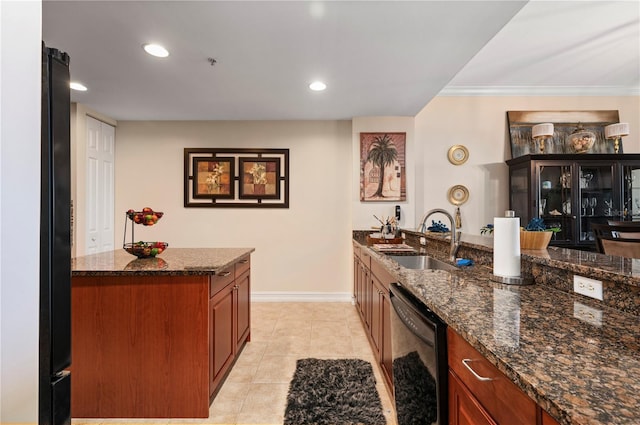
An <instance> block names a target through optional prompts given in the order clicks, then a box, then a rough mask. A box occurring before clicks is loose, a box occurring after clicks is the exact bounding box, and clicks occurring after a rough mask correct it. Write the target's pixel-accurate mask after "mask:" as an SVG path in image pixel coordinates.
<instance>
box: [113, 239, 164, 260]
mask: <svg viewBox="0 0 640 425" xmlns="http://www.w3.org/2000/svg"><path fill="white" fill-rule="evenodd" d="M168 247H169V244H168V243H166V242H143V241H140V242H134V243H126V244H124V246H123V248H124V250H125V251H127V252H128V253H129V254H131V255H135V256H136V257H138V258H151V257H155V256H156V255H158V254H162V253H163V252H164V251H165V250H166V249H167V248H168Z"/></svg>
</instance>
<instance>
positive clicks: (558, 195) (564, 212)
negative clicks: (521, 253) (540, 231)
mask: <svg viewBox="0 0 640 425" xmlns="http://www.w3.org/2000/svg"><path fill="white" fill-rule="evenodd" d="M536 177H537V179H538V182H537V185H536V186H537V191H538V192H537V194H536V208H537V211H536V216H537V217H541V218H542V219H544V223H545V226H546V227H547V228H557V229H560V231H559V232H557V233H555V234H554V236H553V240H554V241H556V242H562V241H566V242H567V243H570V242H572V241H573V235H574V228H573V223H574V217H573V215H574V214H573V209H574V206H573V205H572V202H571V193H572V185H573V184H574V182H573V174H572V170H571V165H570V164H566V165H539V166H538V169H537V173H536ZM524 225H526V223H523V226H524Z"/></svg>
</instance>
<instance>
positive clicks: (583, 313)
mask: <svg viewBox="0 0 640 425" xmlns="http://www.w3.org/2000/svg"><path fill="white" fill-rule="evenodd" d="M573 317H575V318H576V319H578V320H582V321H583V322H587V323H590V324H592V325H594V326H602V310H598V309H597V308H593V307H588V306H586V305H584V304H580V303H578V302H574V303H573Z"/></svg>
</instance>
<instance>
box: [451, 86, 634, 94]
mask: <svg viewBox="0 0 640 425" xmlns="http://www.w3.org/2000/svg"><path fill="white" fill-rule="evenodd" d="M438 96H640V86H635V87H634V86H627V87H623V86H447V87H445V88H444V89H442V90H441V91H440V93H438Z"/></svg>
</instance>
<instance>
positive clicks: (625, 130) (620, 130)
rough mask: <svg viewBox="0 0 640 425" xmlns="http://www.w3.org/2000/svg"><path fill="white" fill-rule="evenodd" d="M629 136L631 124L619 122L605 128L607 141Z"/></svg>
mask: <svg viewBox="0 0 640 425" xmlns="http://www.w3.org/2000/svg"><path fill="white" fill-rule="evenodd" d="M628 135H629V123H626V122H619V123H616V124H609V125H608V126H606V127H605V128H604V137H605V138H607V139H613V138H616V137H622V136H628Z"/></svg>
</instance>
